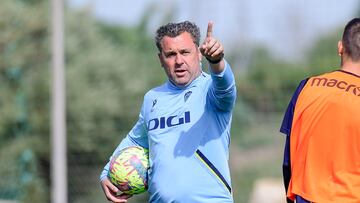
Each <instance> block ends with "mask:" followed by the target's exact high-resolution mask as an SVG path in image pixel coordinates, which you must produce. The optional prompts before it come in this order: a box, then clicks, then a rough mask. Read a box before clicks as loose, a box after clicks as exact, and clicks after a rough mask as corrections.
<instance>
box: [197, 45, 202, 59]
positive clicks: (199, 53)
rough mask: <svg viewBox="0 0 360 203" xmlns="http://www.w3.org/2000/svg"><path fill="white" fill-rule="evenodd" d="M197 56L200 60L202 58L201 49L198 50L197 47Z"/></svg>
mask: <svg viewBox="0 0 360 203" xmlns="http://www.w3.org/2000/svg"><path fill="white" fill-rule="evenodd" d="M198 55H199V56H198V57H199V61H201V59H202V54H201V51H200V48H199V47H198Z"/></svg>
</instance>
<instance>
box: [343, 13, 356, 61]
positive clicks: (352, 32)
mask: <svg viewBox="0 0 360 203" xmlns="http://www.w3.org/2000/svg"><path fill="white" fill-rule="evenodd" d="M342 43H343V47H344V53H345V54H346V55H347V56H348V57H350V58H351V60H353V61H360V18H354V19H352V20H351V21H350V22H348V23H347V24H346V26H345V29H344V33H343V36H342Z"/></svg>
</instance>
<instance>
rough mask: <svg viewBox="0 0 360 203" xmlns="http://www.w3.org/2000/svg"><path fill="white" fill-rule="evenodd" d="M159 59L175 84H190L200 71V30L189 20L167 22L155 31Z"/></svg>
mask: <svg viewBox="0 0 360 203" xmlns="http://www.w3.org/2000/svg"><path fill="white" fill-rule="evenodd" d="M155 42H156V46H157V48H158V50H159V54H158V56H159V59H160V63H161V66H162V67H163V68H164V70H165V72H166V74H167V76H168V78H169V80H170V81H171V82H173V83H174V84H175V85H177V86H186V85H188V84H190V83H191V82H192V81H193V80H194V79H195V78H196V77H198V76H199V75H200V73H201V67H200V61H201V56H202V55H201V53H200V50H199V44H200V30H199V27H198V26H197V25H195V24H194V23H191V22H189V21H184V22H180V23H168V24H166V25H163V26H161V27H160V28H159V29H158V30H157V31H156V36H155Z"/></svg>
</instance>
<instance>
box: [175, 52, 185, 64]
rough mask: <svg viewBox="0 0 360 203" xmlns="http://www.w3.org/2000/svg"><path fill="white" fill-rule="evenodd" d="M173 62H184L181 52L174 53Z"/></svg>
mask: <svg viewBox="0 0 360 203" xmlns="http://www.w3.org/2000/svg"><path fill="white" fill-rule="evenodd" d="M175 63H176V64H183V63H184V60H183V58H182V56H181V54H177V55H176V58H175Z"/></svg>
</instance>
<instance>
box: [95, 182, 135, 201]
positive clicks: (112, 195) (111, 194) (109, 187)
mask: <svg viewBox="0 0 360 203" xmlns="http://www.w3.org/2000/svg"><path fill="white" fill-rule="evenodd" d="M101 187H102V189H103V191H104V193H105V196H106V198H107V199H108V200H109V201H111V202H114V203H121V202H127V200H128V199H129V198H130V197H132V195H127V194H124V193H122V194H120V195H117V193H118V192H119V189H118V188H117V187H116V186H115V185H113V184H112V183H111V182H110V180H109V179H108V178H105V179H104V180H102V181H101Z"/></svg>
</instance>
